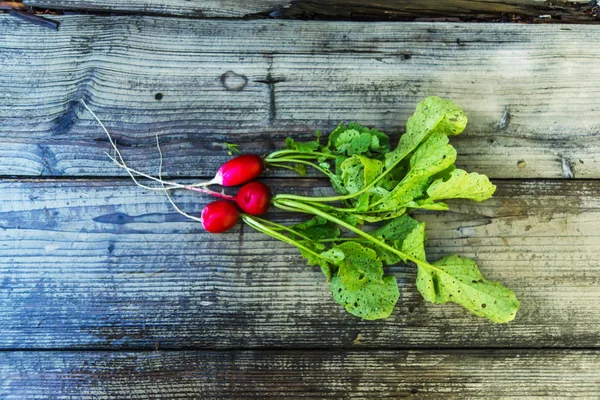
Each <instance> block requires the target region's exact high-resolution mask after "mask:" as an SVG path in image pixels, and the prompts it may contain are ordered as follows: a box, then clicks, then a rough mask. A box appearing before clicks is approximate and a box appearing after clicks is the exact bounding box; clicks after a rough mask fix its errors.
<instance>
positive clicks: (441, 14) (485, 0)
mask: <svg viewBox="0 0 600 400" xmlns="http://www.w3.org/2000/svg"><path fill="white" fill-rule="evenodd" d="M25 3H26V4H28V5H31V6H37V7H50V8H54V9H76V10H88V11H116V12H132V13H145V14H163V15H182V16H189V17H227V18H231V17H247V16H257V14H259V15H262V16H266V15H271V16H274V17H286V18H345V19H350V18H351V19H368V20H412V19H418V18H440V19H444V18H449V19H452V18H455V19H456V18H460V19H465V20H469V21H471V20H503V21H510V20H511V19H512V20H517V21H527V20H530V19H534V20H535V19H537V20H540V21H544V22H563V23H564V22H571V23H572V22H575V23H582V22H592V21H595V20H596V18H595V16H594V12H593V5H590V2H589V1H587V0H569V1H556V0H555V1H539V0H500V1H499V0H449V1H442V2H440V1H435V0H425V1H424V0H408V1H407V0H404V1H402V2H399V1H394V0H378V1H367V0H352V1H348V0H344V1H341V0H326V1H314V0H260V1H252V2H241V1H234V0H210V1H183V0H176V1H166V0H133V1H128V2H119V1H115V0H26V1H25Z"/></svg>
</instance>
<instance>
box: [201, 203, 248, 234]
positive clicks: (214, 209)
mask: <svg viewBox="0 0 600 400" xmlns="http://www.w3.org/2000/svg"><path fill="white" fill-rule="evenodd" d="M239 216H240V213H239V211H238V209H237V207H236V206H235V205H234V204H233V203H232V202H230V201H227V200H217V201H213V202H212V203H209V204H207V205H206V207H204V209H203V210H202V216H201V220H202V226H203V227H204V229H206V230H207V231H208V232H210V233H223V232H226V231H228V230H230V229H231V228H233V227H234V226H235V224H236V223H237V221H238V218H239Z"/></svg>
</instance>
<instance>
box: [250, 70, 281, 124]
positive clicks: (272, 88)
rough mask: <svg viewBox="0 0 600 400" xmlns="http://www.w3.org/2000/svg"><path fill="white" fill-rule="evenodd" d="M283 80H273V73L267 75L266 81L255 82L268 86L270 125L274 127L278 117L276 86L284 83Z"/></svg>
mask: <svg viewBox="0 0 600 400" xmlns="http://www.w3.org/2000/svg"><path fill="white" fill-rule="evenodd" d="M284 81H285V79H283V78H273V76H272V75H271V72H269V73H268V74H267V77H266V79H259V80H256V81H254V82H256V83H263V84H265V85H267V88H268V91H269V115H268V124H269V125H273V122H274V121H275V118H276V117H277V107H276V104H275V84H276V83H279V82H284Z"/></svg>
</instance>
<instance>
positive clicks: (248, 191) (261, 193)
mask: <svg viewBox="0 0 600 400" xmlns="http://www.w3.org/2000/svg"><path fill="white" fill-rule="evenodd" d="M235 202H236V203H237V205H238V207H239V208H241V209H242V211H244V212H246V213H248V214H251V215H262V214H264V213H266V212H267V210H268V209H269V204H270V202H271V191H270V190H269V187H268V186H267V185H265V184H264V183H261V182H256V181H254V182H250V183H247V184H245V185H244V186H242V187H241V188H240V190H239V191H238V193H237V195H236V196H235Z"/></svg>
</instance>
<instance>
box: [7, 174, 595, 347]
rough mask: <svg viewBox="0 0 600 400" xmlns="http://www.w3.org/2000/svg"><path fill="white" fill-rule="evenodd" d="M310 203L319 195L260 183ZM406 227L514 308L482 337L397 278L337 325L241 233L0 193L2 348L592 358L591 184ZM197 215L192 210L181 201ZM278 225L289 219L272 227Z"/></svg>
mask: <svg viewBox="0 0 600 400" xmlns="http://www.w3.org/2000/svg"><path fill="white" fill-rule="evenodd" d="M270 182H271V184H272V186H273V187H274V188H275V189H274V190H275V191H278V192H282V191H288V192H289V191H302V192H304V193H306V192H310V191H312V192H313V193H318V194H325V193H326V190H325V186H323V183H322V182H319V181H312V180H296V181H295V182H296V183H295V184H294V185H295V186H292V185H291V184H290V182H289V180H271V181H270ZM497 183H498V186H499V189H498V192H497V195H496V196H495V197H494V198H493V199H492V200H489V201H486V202H484V203H466V202H455V203H453V204H452V211H451V212H446V213H426V214H422V215H420V216H419V218H420V219H421V220H424V221H425V222H426V223H427V233H428V236H429V241H428V255H429V257H430V259H431V260H435V259H437V258H440V257H441V256H443V255H445V254H448V253H457V254H461V255H464V256H468V257H472V258H474V259H475V260H477V262H478V263H479V265H480V268H481V270H482V272H483V273H484V275H485V276H487V277H488V278H490V279H492V280H499V281H501V282H503V283H504V284H506V285H507V286H508V287H510V288H512V289H513V290H514V291H515V293H516V294H517V296H518V297H519V298H520V300H521V303H522V307H521V310H520V312H519V314H518V316H517V318H516V320H515V321H514V322H513V323H510V324H507V325H495V324H492V323H490V322H487V321H485V320H482V319H479V318H477V317H474V316H472V315H470V314H468V313H467V312H466V311H464V310H463V309H461V308H460V307H458V306H454V305H445V306H436V305H431V304H427V303H425V302H424V301H423V299H422V298H421V296H420V294H419V293H418V292H417V291H416V289H415V286H414V280H415V271H414V269H413V267H411V266H396V267H394V268H392V269H391V271H392V272H393V273H394V274H395V275H396V276H397V277H398V279H399V282H400V286H401V299H400V303H399V305H398V306H397V308H396V310H395V311H394V313H393V315H392V317H391V318H389V319H387V320H381V321H375V322H368V321H360V320H358V319H356V318H355V317H352V316H350V315H348V314H346V313H345V312H344V311H343V310H342V309H341V307H339V306H338V305H337V304H336V303H335V302H334V301H333V300H332V299H331V295H330V294H329V291H328V287H327V285H326V284H325V282H324V278H323V277H322V275H321V273H320V271H317V270H316V269H311V268H307V266H306V264H305V261H304V260H303V259H302V258H301V257H300V256H299V254H298V252H297V251H296V249H294V248H291V247H289V246H288V245H285V244H283V243H280V242H277V241H275V240H271V239H269V238H267V237H266V236H263V235H262V234H259V233H257V232H254V231H252V230H250V229H249V228H248V227H244V228H242V227H237V228H236V229H234V230H233V232H231V233H227V234H222V235H216V236H215V235H209V234H206V233H205V232H203V230H202V228H201V226H200V225H199V224H198V223H195V222H188V220H185V219H184V217H182V216H180V215H179V214H176V213H175V212H174V211H173V210H172V208H171V207H170V206H169V205H168V203H167V201H166V199H165V198H164V197H163V196H161V195H160V194H156V193H151V194H148V193H146V192H144V191H142V190H141V189H138V188H137V187H134V186H133V185H132V184H131V183H130V182H128V181H106V180H80V181H73V180H67V181H62V180H57V181H53V180H45V181H41V182H36V181H10V180H5V181H2V182H0V276H2V280H1V282H0V285H1V286H0V289H1V290H0V308H1V309H2V310H4V311H3V312H2V313H0V347H2V348H59V347H77V348H83V347H94V348H149V349H150V348H154V347H155V346H157V345H159V346H160V347H161V348H189V347H195V346H198V347H203V348H239V347H242V348H253V347H279V348H324V347H327V348H342V347H344V348H347V347H371V348H383V347H385V348H400V347H420V348H422V347H436V348H438V347H457V348H459V347H470V346H492V347H527V346H562V347H582V346H588V347H595V346H598V345H600V339H599V336H598V329H597V327H598V326H599V325H600V304H599V303H598V299H599V298H600V279H599V278H598V277H599V276H600V274H599V272H600V264H599V260H598V254H599V253H600V240H599V236H598V235H599V233H598V229H597V227H598V224H599V223H600V211H599V210H600V183H598V182H597V181H583V180H581V181H567V180H562V181H503V182H497ZM177 199H178V202H179V203H180V204H181V206H182V207H184V209H187V210H188V211H199V210H201V207H202V206H203V204H204V203H205V202H206V201H207V199H205V198H199V197H198V196H195V195H186V194H181V195H179V196H178V197H177ZM272 217H273V218H275V219H277V220H280V221H288V222H290V221H289V218H290V216H289V215H287V216H286V215H285V214H280V213H275V214H273V215H272Z"/></svg>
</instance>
